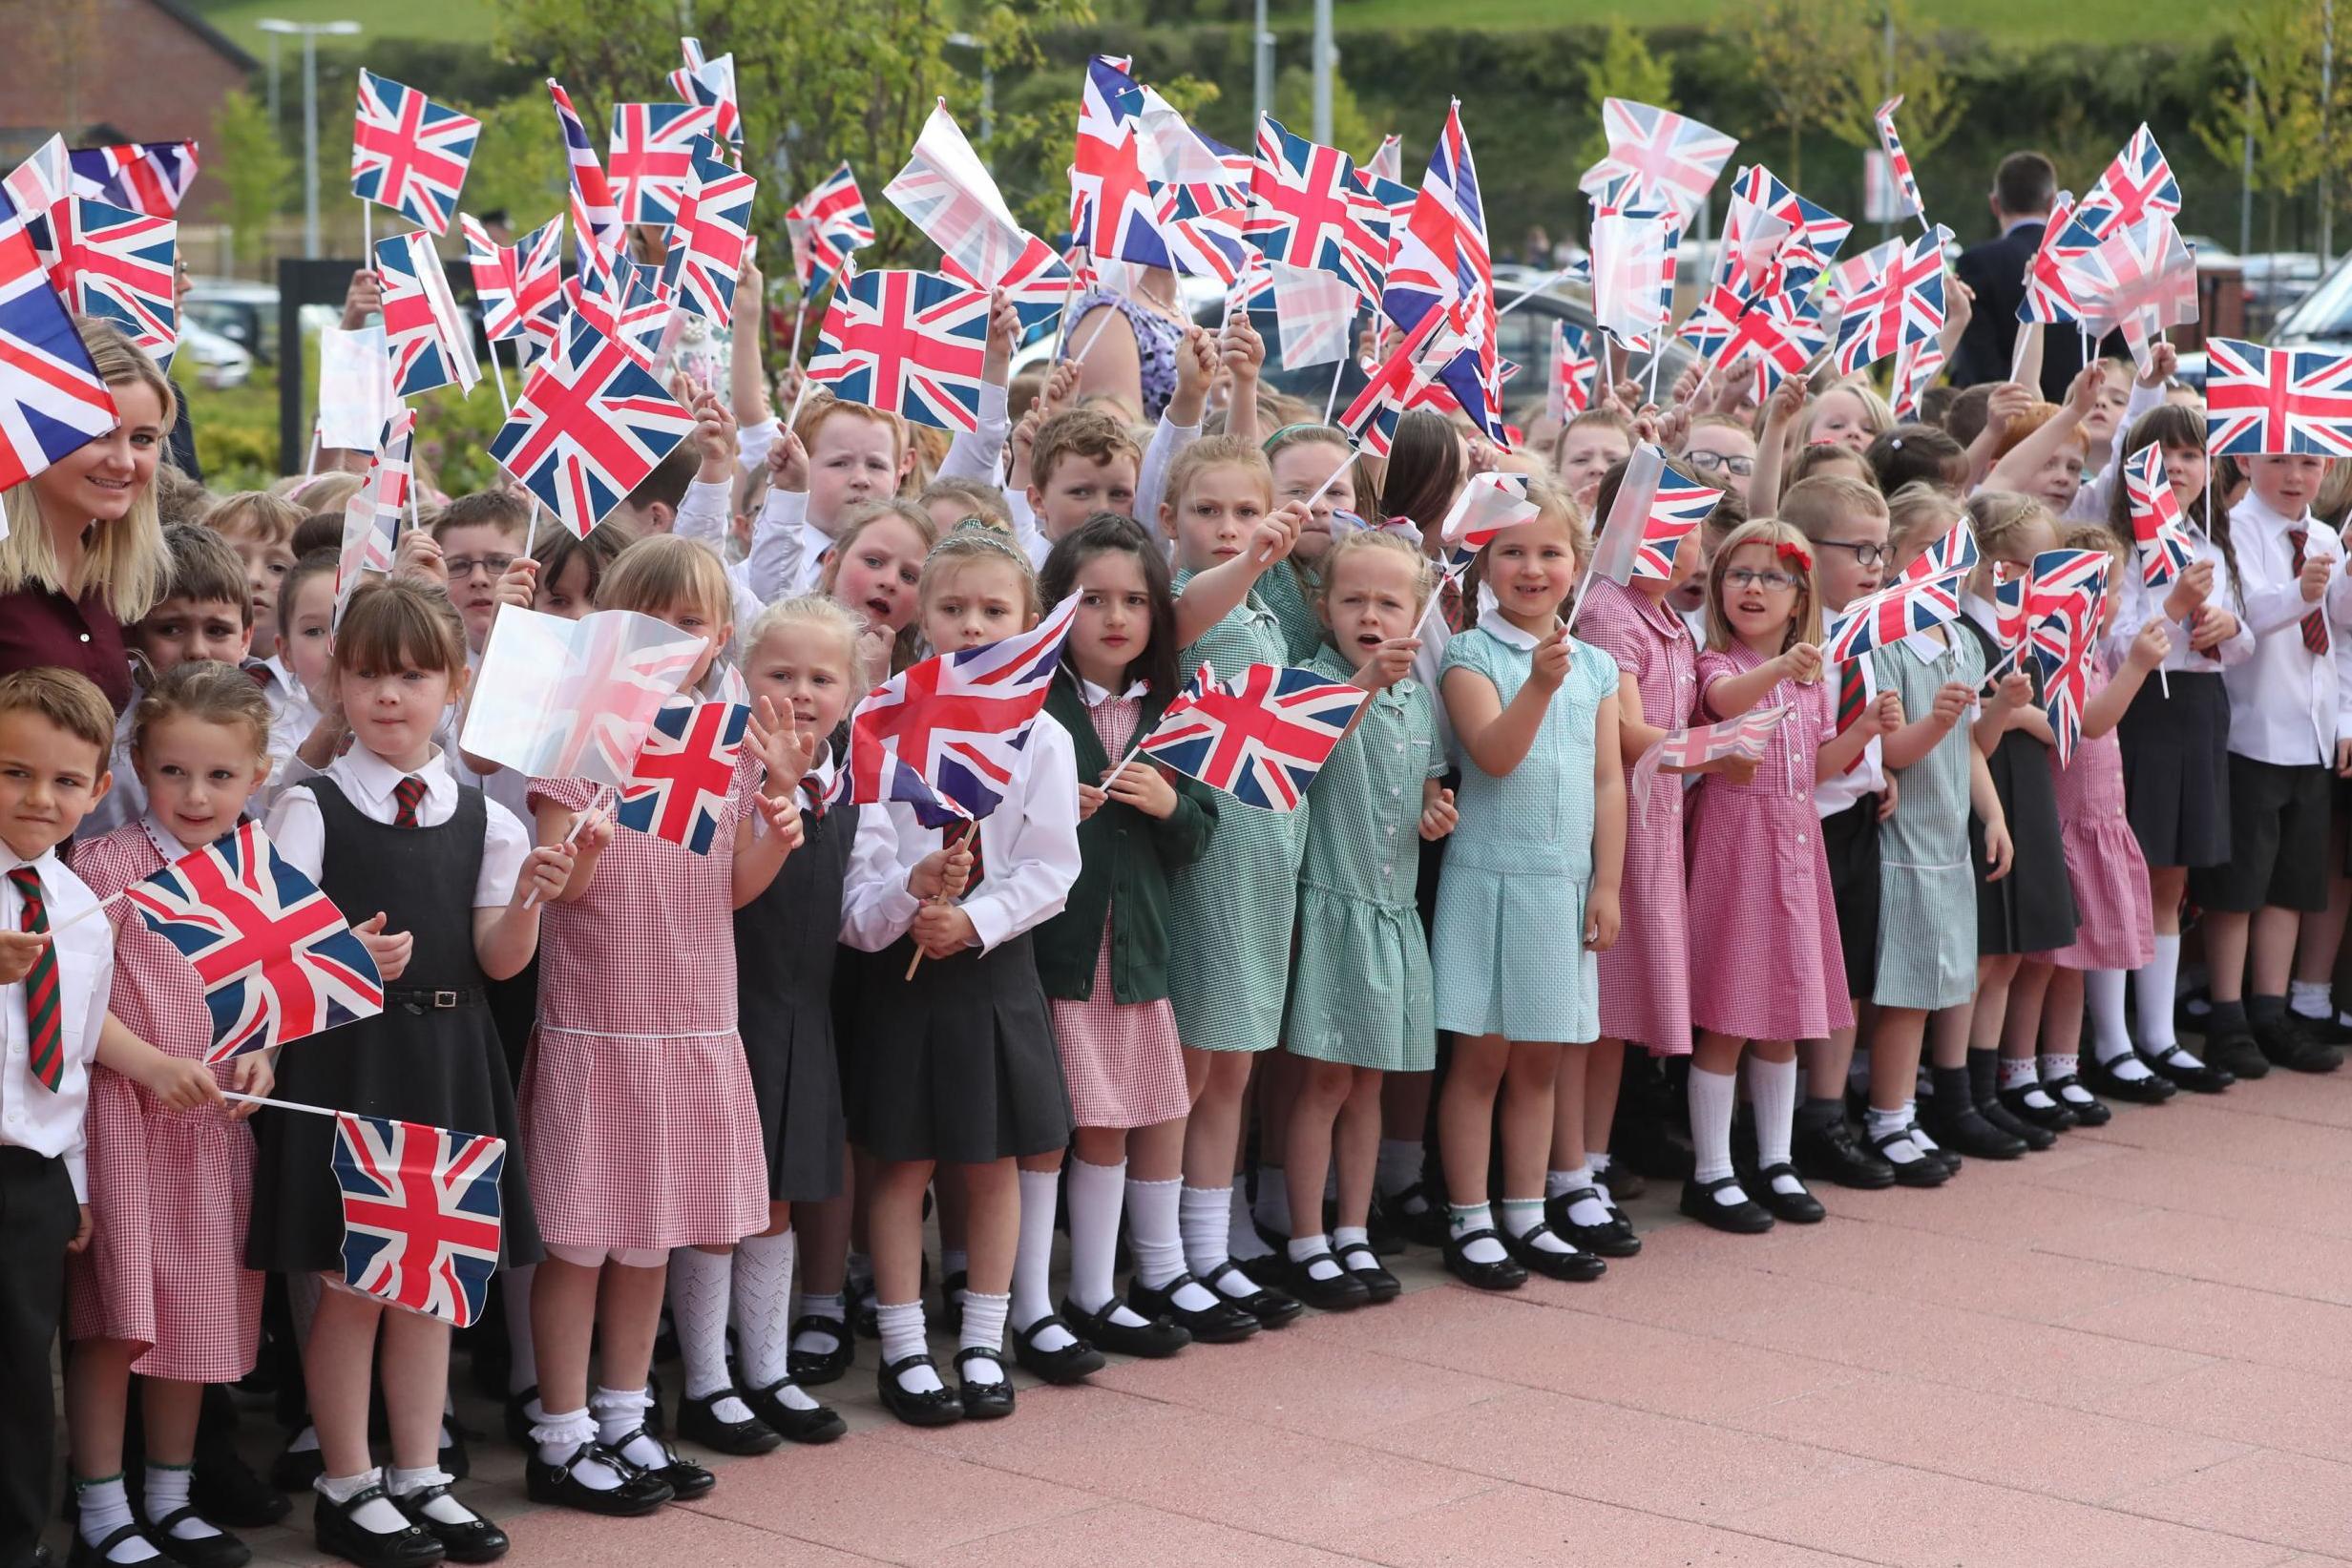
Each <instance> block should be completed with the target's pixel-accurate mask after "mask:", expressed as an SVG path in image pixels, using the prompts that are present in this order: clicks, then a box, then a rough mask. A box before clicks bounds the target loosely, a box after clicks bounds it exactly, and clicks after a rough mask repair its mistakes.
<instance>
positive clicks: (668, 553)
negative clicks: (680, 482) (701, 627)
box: [597, 533, 735, 627]
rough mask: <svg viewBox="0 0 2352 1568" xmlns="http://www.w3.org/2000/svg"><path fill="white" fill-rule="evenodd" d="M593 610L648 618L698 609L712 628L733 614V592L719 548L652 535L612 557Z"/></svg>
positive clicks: (676, 538) (663, 535) (664, 534)
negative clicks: (681, 610) (622, 612)
mask: <svg viewBox="0 0 2352 1568" xmlns="http://www.w3.org/2000/svg"><path fill="white" fill-rule="evenodd" d="M597 608H598V609H599V610H635V611H637V612H638V613H639V614H640V615H647V616H661V615H664V614H667V613H668V612H670V611H672V610H678V609H692V610H700V611H701V612H702V613H703V615H704V617H705V618H707V619H708V620H709V622H710V624H711V625H712V626H713V627H722V626H726V625H728V624H729V623H731V622H732V621H733V620H734V618H735V590H734V589H733V587H732V586H730V585H729V584H728V582H727V580H726V567H725V565H723V564H722V563H721V562H720V559H719V553H718V552H717V551H715V550H712V549H711V548H710V547H709V546H708V545H705V544H703V543H701V542H700V541H698V540H694V539H685V538H681V537H679V536H678V535H677V534H675V533H654V534H648V535H647V536H646V537H644V538H642V539H640V540H638V541H637V542H636V543H635V544H632V545H630V546H629V547H628V548H627V549H625V550H623V551H621V553H620V554H618V555H615V556H614V557H613V563H612V565H610V566H608V567H606V568H605V569H604V575H603V576H602V577H601V578H600V579H599V581H598V583H597Z"/></svg>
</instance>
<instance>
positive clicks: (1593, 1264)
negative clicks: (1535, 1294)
mask: <svg viewBox="0 0 2352 1568" xmlns="http://www.w3.org/2000/svg"><path fill="white" fill-rule="evenodd" d="M1541 1236H1550V1237H1551V1238H1552V1239H1553V1240H1554V1241H1562V1242H1565V1240H1566V1238H1565V1237H1563V1236H1559V1235H1557V1234H1555V1233H1554V1232H1553V1230H1552V1227H1551V1226H1549V1225H1547V1224H1544V1223H1543V1222H1541V1221H1538V1222H1537V1223H1534V1224H1532V1225H1530V1226H1528V1227H1527V1231H1526V1234H1524V1235H1523V1236H1513V1235H1511V1234H1509V1233H1508V1232H1507V1231H1506V1232H1505V1233H1504V1234H1503V1238H1502V1244H1503V1245H1504V1246H1506V1247H1509V1248H1510V1249H1511V1256H1512V1257H1514V1258H1516V1259H1518V1260H1519V1264H1520V1266H1521V1267H1523V1268H1524V1269H1526V1270H1527V1271H1528V1272H1529V1273H1531V1274H1541V1275H1543V1276H1544V1278H1545V1279H1547V1280H1559V1281H1561V1282H1563V1283H1565V1284H1567V1285H1589V1284H1591V1283H1592V1282H1593V1281H1594V1280H1597V1279H1599V1278H1600V1277H1601V1276H1602V1275H1604V1274H1606V1273H1607V1272H1608V1263H1607V1260H1606V1259H1602V1258H1596V1257H1594V1256H1593V1255H1592V1254H1591V1253H1589V1252H1580V1251H1578V1250H1577V1249H1576V1248H1575V1247H1574V1246H1570V1247H1569V1248H1568V1250H1567V1251H1565V1252H1554V1251H1553V1250H1552V1249H1551V1248H1549V1247H1547V1246H1539V1245H1537V1244H1536V1239H1537V1238H1538V1237H1541Z"/></svg>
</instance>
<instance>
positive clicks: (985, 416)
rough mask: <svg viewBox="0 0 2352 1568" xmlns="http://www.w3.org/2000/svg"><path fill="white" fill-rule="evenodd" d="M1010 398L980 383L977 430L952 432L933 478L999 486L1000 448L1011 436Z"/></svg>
mask: <svg viewBox="0 0 2352 1568" xmlns="http://www.w3.org/2000/svg"><path fill="white" fill-rule="evenodd" d="M1010 398H1011V394H1010V392H1009V391H1008V390H1007V389H1006V388H1004V387H998V385H996V384H995V383H994V382H987V381H984V382H982V383H980V408H979V413H978V416H977V418H978V427H977V429H970V430H957V431H956V439H955V440H954V441H953V442H951V443H950V444H949V446H948V449H947V455H946V456H945V457H943V458H941V459H940V460H939V468H938V471H937V472H936V473H935V474H934V475H933V477H935V478H938V479H972V480H977V481H978V482H979V483H980V484H983V485H994V486H998V487H999V488H1001V487H1002V486H1003V484H1004V444H1005V442H1006V440H1007V439H1008V438H1010V437H1011V435H1012V433H1013V419H1012V414H1011V412H1010V408H1011V403H1010Z"/></svg>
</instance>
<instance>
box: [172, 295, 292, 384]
mask: <svg viewBox="0 0 2352 1568" xmlns="http://www.w3.org/2000/svg"><path fill="white" fill-rule="evenodd" d="M180 313H181V314H182V315H184V316H189V317H192V318H194V319H195V320H196V321H198V322H200V323H201V324H203V325H204V326H205V327H206V328H208V329H209V330H211V331H214V332H217V333H219V334H220V335H221V337H224V338H226V339H228V340H229V341H230V342H231V343H233V344H235V345H237V346H239V347H240V348H242V349H243V350H244V351H245V352H246V353H248V354H250V355H252V356H253V358H254V359H255V360H256V361H257V362H259V363H261V364H263V365H275V364H277V363H278V290H277V289H276V288H275V287H273V286H272V285H270V284H268V283H246V282H238V281H237V280H236V279H234V278H196V279H192V280H190V282H189V284H188V297H187V298H186V299H185V300H183V301H181V302H180Z"/></svg>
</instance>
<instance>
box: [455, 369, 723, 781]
mask: <svg viewBox="0 0 2352 1568" xmlns="http://www.w3.org/2000/svg"><path fill="white" fill-rule="evenodd" d="M632 368H634V367H632ZM709 651H710V639H709V638H703V637H696V636H694V635H693V634H691V633H686V632H681V631H679V630H678V629H677V628H676V627H674V626H671V625H670V624H669V623H667V622H666V621H661V620H656V619H655V618H654V617H651V616H641V615H639V614H637V613H636V612H635V611H631V610H599V611H596V612H594V613H592V614H590V615H586V616H583V617H580V618H579V619H578V620H566V619H565V618H563V617H561V616H549V615H540V614H538V613H536V612H535V611H530V610H522V609H517V608H515V606H513V605H508V606H506V607H505V608H504V609H501V610H500V611H499V612H498V621H497V635H496V636H495V637H494V638H491V640H490V643H489V645H488V648H487V650H486V651H485V652H484V654H483V656H482V668H481V669H480V671H479V672H477V674H478V679H476V680H475V681H474V682H473V696H472V698H471V700H469V701H468V703H467V705H466V717H465V722H464V724H463V725H462V726H461V730H460V734H459V736H458V744H459V745H461V746H463V747H464V748H465V749H466V750H467V751H470V752H472V753H473V755H474V756H476V757H486V758H488V759H490V760H491V761H492V762H494V763H499V764H501V765H502V766H506V767H511V768H514V769H515V771H516V772H517V773H520V774H523V775H526V776H528V777H531V778H539V779H588V780H592V781H594V782H596V783H598V784H611V785H613V786H614V787H615V788H616V789H617V788H619V787H620V785H622V784H626V783H627V782H628V781H629V776H630V768H631V767H632V766H633V765H634V764H635V763H636V761H637V757H638V754H639V753H640V752H641V751H643V750H644V749H645V736H646V732H647V731H648V730H649V729H650V728H651V727H652V725H653V721H654V716H655V715H656V714H658V713H659V712H661V710H662V705H663V704H664V703H666V702H668V701H669V700H671V699H672V698H674V697H676V696H677V695H678V692H679V688H680V687H682V686H683V685H684V684H685V681H686V678H687V677H688V676H690V675H692V674H693V673H694V667H695V665H696V664H697V663H699V662H700V661H701V660H702V659H704V657H705V656H707V654H708V653H709Z"/></svg>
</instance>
